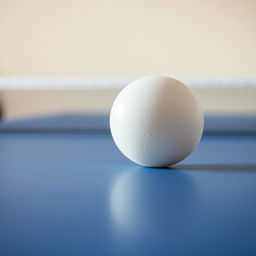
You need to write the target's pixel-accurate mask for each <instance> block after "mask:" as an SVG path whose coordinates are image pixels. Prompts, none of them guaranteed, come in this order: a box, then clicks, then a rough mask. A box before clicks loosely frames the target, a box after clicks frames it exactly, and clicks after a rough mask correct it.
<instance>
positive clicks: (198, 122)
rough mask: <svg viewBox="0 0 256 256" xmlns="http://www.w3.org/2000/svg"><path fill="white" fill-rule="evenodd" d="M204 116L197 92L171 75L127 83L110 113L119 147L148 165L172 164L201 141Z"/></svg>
mask: <svg viewBox="0 0 256 256" xmlns="http://www.w3.org/2000/svg"><path fill="white" fill-rule="evenodd" d="M203 127H204V118H203V112H202V109H201V106H200V104H199V101H198V99H197V97H196V95H195V94H194V92H193V91H192V90H191V89H190V88H188V87H187V86H185V85H184V84H183V83H181V82H179V81H177V80H175V79H173V78H171V77H168V76H148V77H143V78H140V79H138V80H135V81H134V82H132V83H130V84H128V85H127V86H126V87H124V88H123V89H122V90H121V92H120V93H119V94H118V96H117V97H116V99H115V101H114V103H113V106H112V109H111V113H110V130H111V134H112V137H113V139H114V141H115V143H116V145H117V147H118V148H119V150H120V151H121V152H122V153H123V154H124V155H125V156H126V157H127V158H129V159H130V160H132V161H133V162H135V163H137V164H139V165H142V166H147V167H167V166H172V165H174V164H176V163H178V162H180V161H181V160H183V159H184V158H186V157H187V156H188V155H189V154H190V153H191V152H192V151H193V149H194V148H195V146H196V145H197V144H198V142H199V141H200V138H201V136H202V132H203Z"/></svg>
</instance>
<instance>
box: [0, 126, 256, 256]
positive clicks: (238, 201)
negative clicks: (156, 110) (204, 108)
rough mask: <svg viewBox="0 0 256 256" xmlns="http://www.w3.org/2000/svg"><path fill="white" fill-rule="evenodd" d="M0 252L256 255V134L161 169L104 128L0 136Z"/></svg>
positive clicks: (14, 255) (205, 147)
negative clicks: (129, 154)
mask: <svg viewBox="0 0 256 256" xmlns="http://www.w3.org/2000/svg"><path fill="white" fill-rule="evenodd" d="M0 255H1V256H23V255H24V256H30V255H31V256H32V255H33V256H34V255H37V256H41V255H48V256H50V255H61V256H65V255H77V256H80V255H142V256H144V255H174V256H176V255H256V136H255V135H247V136H242V135H230V136H229V135H223V134H222V135H218V134H215V135H208V136H204V137H203V138H202V140H201V142H200V144H199V145H198V146H197V148H196V149H195V151H194V152H193V153H192V154H191V155H190V156H189V157H188V158H187V159H185V160H184V161H183V162H181V163H179V164H178V165H176V166H175V167H174V168H166V169H160V168H144V167H140V166H138V165H136V164H134V163H132V162H130V161H129V160H128V159H126V158H125V157H124V156H123V155H122V154H121V153H120V152H119V151H118V149H117V148H116V146H115V145H114V142H113V140H112V138H111V136H110V134H109V132H108V131H96V130H95V131H93V130H88V131H87V132H86V131H85V132H83V133H81V132H79V133H76V132H75V131H73V132H69V133H65V132H61V133H57V132H49V131H48V132H47V133H44V132H42V131H41V132H39V133H35V132H18V131H16V132H8V131H6V130H5V131H4V132H0Z"/></svg>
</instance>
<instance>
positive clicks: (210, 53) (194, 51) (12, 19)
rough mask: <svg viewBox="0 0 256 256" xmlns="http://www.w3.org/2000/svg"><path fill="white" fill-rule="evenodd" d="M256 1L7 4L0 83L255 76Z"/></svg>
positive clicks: (14, 0) (36, 0)
mask: <svg viewBox="0 0 256 256" xmlns="http://www.w3.org/2000/svg"><path fill="white" fill-rule="evenodd" d="M255 45H256V1H255V0H215V1H213V0H187V1H184V0H173V1H172V0H169V1H168V0H153V1H150V0H112V1H111V0H109V1H107V0H0V75H3V76H7V75H8V76H63V75H65V76H94V77H95V76H97V77H99V76H138V75H146V74H158V73H159V74H170V75H171V74H173V75H175V76H177V75H194V76H205V75H211V76H212V75H214V76H215V75H216V76H219V75H230V76H232V75H236V76H243V75H245V76H246V75H255V74H256V49H255Z"/></svg>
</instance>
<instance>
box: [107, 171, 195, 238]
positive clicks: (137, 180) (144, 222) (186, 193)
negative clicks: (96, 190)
mask: <svg viewBox="0 0 256 256" xmlns="http://www.w3.org/2000/svg"><path fill="white" fill-rule="evenodd" d="M195 195H196V188H195V184H194V183H193V180H192V178H191V177H190V174H189V173H187V172H186V173H183V172H181V171H177V170H172V169H157V168H155V169H154V168H152V169H148V168H143V167H136V168H131V169H127V170H125V171H124V172H122V173H121V174H120V176H119V177H117V179H116V181H115V182H114V184H113V189H112V191H111V195H110V208H111V215H112V218H113V221H114V225H115V226H116V228H117V230H118V231H121V232H125V234H130V235H132V236H134V235H137V236H139V235H141V236H142V237H145V236H147V235H150V234H157V233H158V232H161V233H163V232H168V234H170V231H171V232H172V231H173V232H174V231H175V230H176V231H175V233H176V232H177V230H179V232H182V230H183V231H184V229H186V228H187V227H188V226H187V224H188V223H189V222H191V218H192V216H194V214H193V212H192V211H193V209H195V204H196V202H195V201H196V200H195Z"/></svg>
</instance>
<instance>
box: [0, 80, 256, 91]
mask: <svg viewBox="0 0 256 256" xmlns="http://www.w3.org/2000/svg"><path fill="white" fill-rule="evenodd" d="M175 78H176V79H178V80H180V81H182V82H183V83H185V84H186V85H188V86H189V87H191V88H194V89H234V88H236V89H247V88H248V89H249V88H251V89H253V88H255V89H256V77H190V78H189V77H175ZM135 79H136V78H121V77H120V78H85V77H72V78H71V77H57V78H47V77H0V90H113V89H121V88H122V87H124V86H125V85H127V84H128V83H129V82H131V81H133V80H135Z"/></svg>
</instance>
